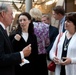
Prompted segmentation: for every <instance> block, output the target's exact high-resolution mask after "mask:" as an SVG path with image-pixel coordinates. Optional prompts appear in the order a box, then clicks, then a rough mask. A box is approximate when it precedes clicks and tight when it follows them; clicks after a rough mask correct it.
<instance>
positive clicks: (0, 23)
mask: <svg viewBox="0 0 76 75" xmlns="http://www.w3.org/2000/svg"><path fill="white" fill-rule="evenodd" d="M0 25H1V26H2V27H3V29H4V30H5V29H6V28H5V25H4V24H3V23H2V22H0Z"/></svg>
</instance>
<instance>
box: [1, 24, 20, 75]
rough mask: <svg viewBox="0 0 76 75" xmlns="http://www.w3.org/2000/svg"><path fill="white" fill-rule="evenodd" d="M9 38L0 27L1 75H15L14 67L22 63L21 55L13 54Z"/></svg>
mask: <svg viewBox="0 0 76 75" xmlns="http://www.w3.org/2000/svg"><path fill="white" fill-rule="evenodd" d="M12 51H13V48H12V45H11V42H10V40H9V37H8V36H7V34H6V33H5V30H4V29H3V28H2V26H1V25H0V75H15V72H14V65H15V64H19V63H21V57H20V53H19V52H17V53H12Z"/></svg>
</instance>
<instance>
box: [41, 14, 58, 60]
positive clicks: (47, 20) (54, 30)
mask: <svg viewBox="0 0 76 75" xmlns="http://www.w3.org/2000/svg"><path fill="white" fill-rule="evenodd" d="M42 22H44V23H46V24H48V25H49V38H50V45H49V46H48V47H47V48H46V50H47V57H48V59H49V51H50V50H51V48H52V46H53V43H54V40H55V38H56V36H57V35H58V28H56V27H54V26H52V25H51V19H50V17H49V15H47V14H44V15H42Z"/></svg>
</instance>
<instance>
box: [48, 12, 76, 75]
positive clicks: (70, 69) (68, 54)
mask: <svg viewBox="0 0 76 75" xmlns="http://www.w3.org/2000/svg"><path fill="white" fill-rule="evenodd" d="M65 28H66V31H65V32H64V33H63V35H62V36H61V38H60V41H59V43H58V50H57V56H55V50H56V45H57V41H58V38H59V35H60V34H59V35H58V36H57V38H56V40H55V42H54V45H53V47H52V49H51V50H50V53H49V56H50V59H51V60H53V61H54V62H55V63H56V68H55V75H76V45H75V44H76V13H73V12H72V13H69V14H68V15H66V21H65ZM67 40H68V43H66V42H67ZM63 59H64V60H63ZM62 66H63V67H64V69H63V67H62ZM63 70H64V71H63Z"/></svg>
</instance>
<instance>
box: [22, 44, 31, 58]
mask: <svg viewBox="0 0 76 75" xmlns="http://www.w3.org/2000/svg"><path fill="white" fill-rule="evenodd" d="M22 51H23V54H24V57H27V56H29V55H30V54H31V44H29V45H28V46H26V47H25V48H24V49H23V50H22Z"/></svg>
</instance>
